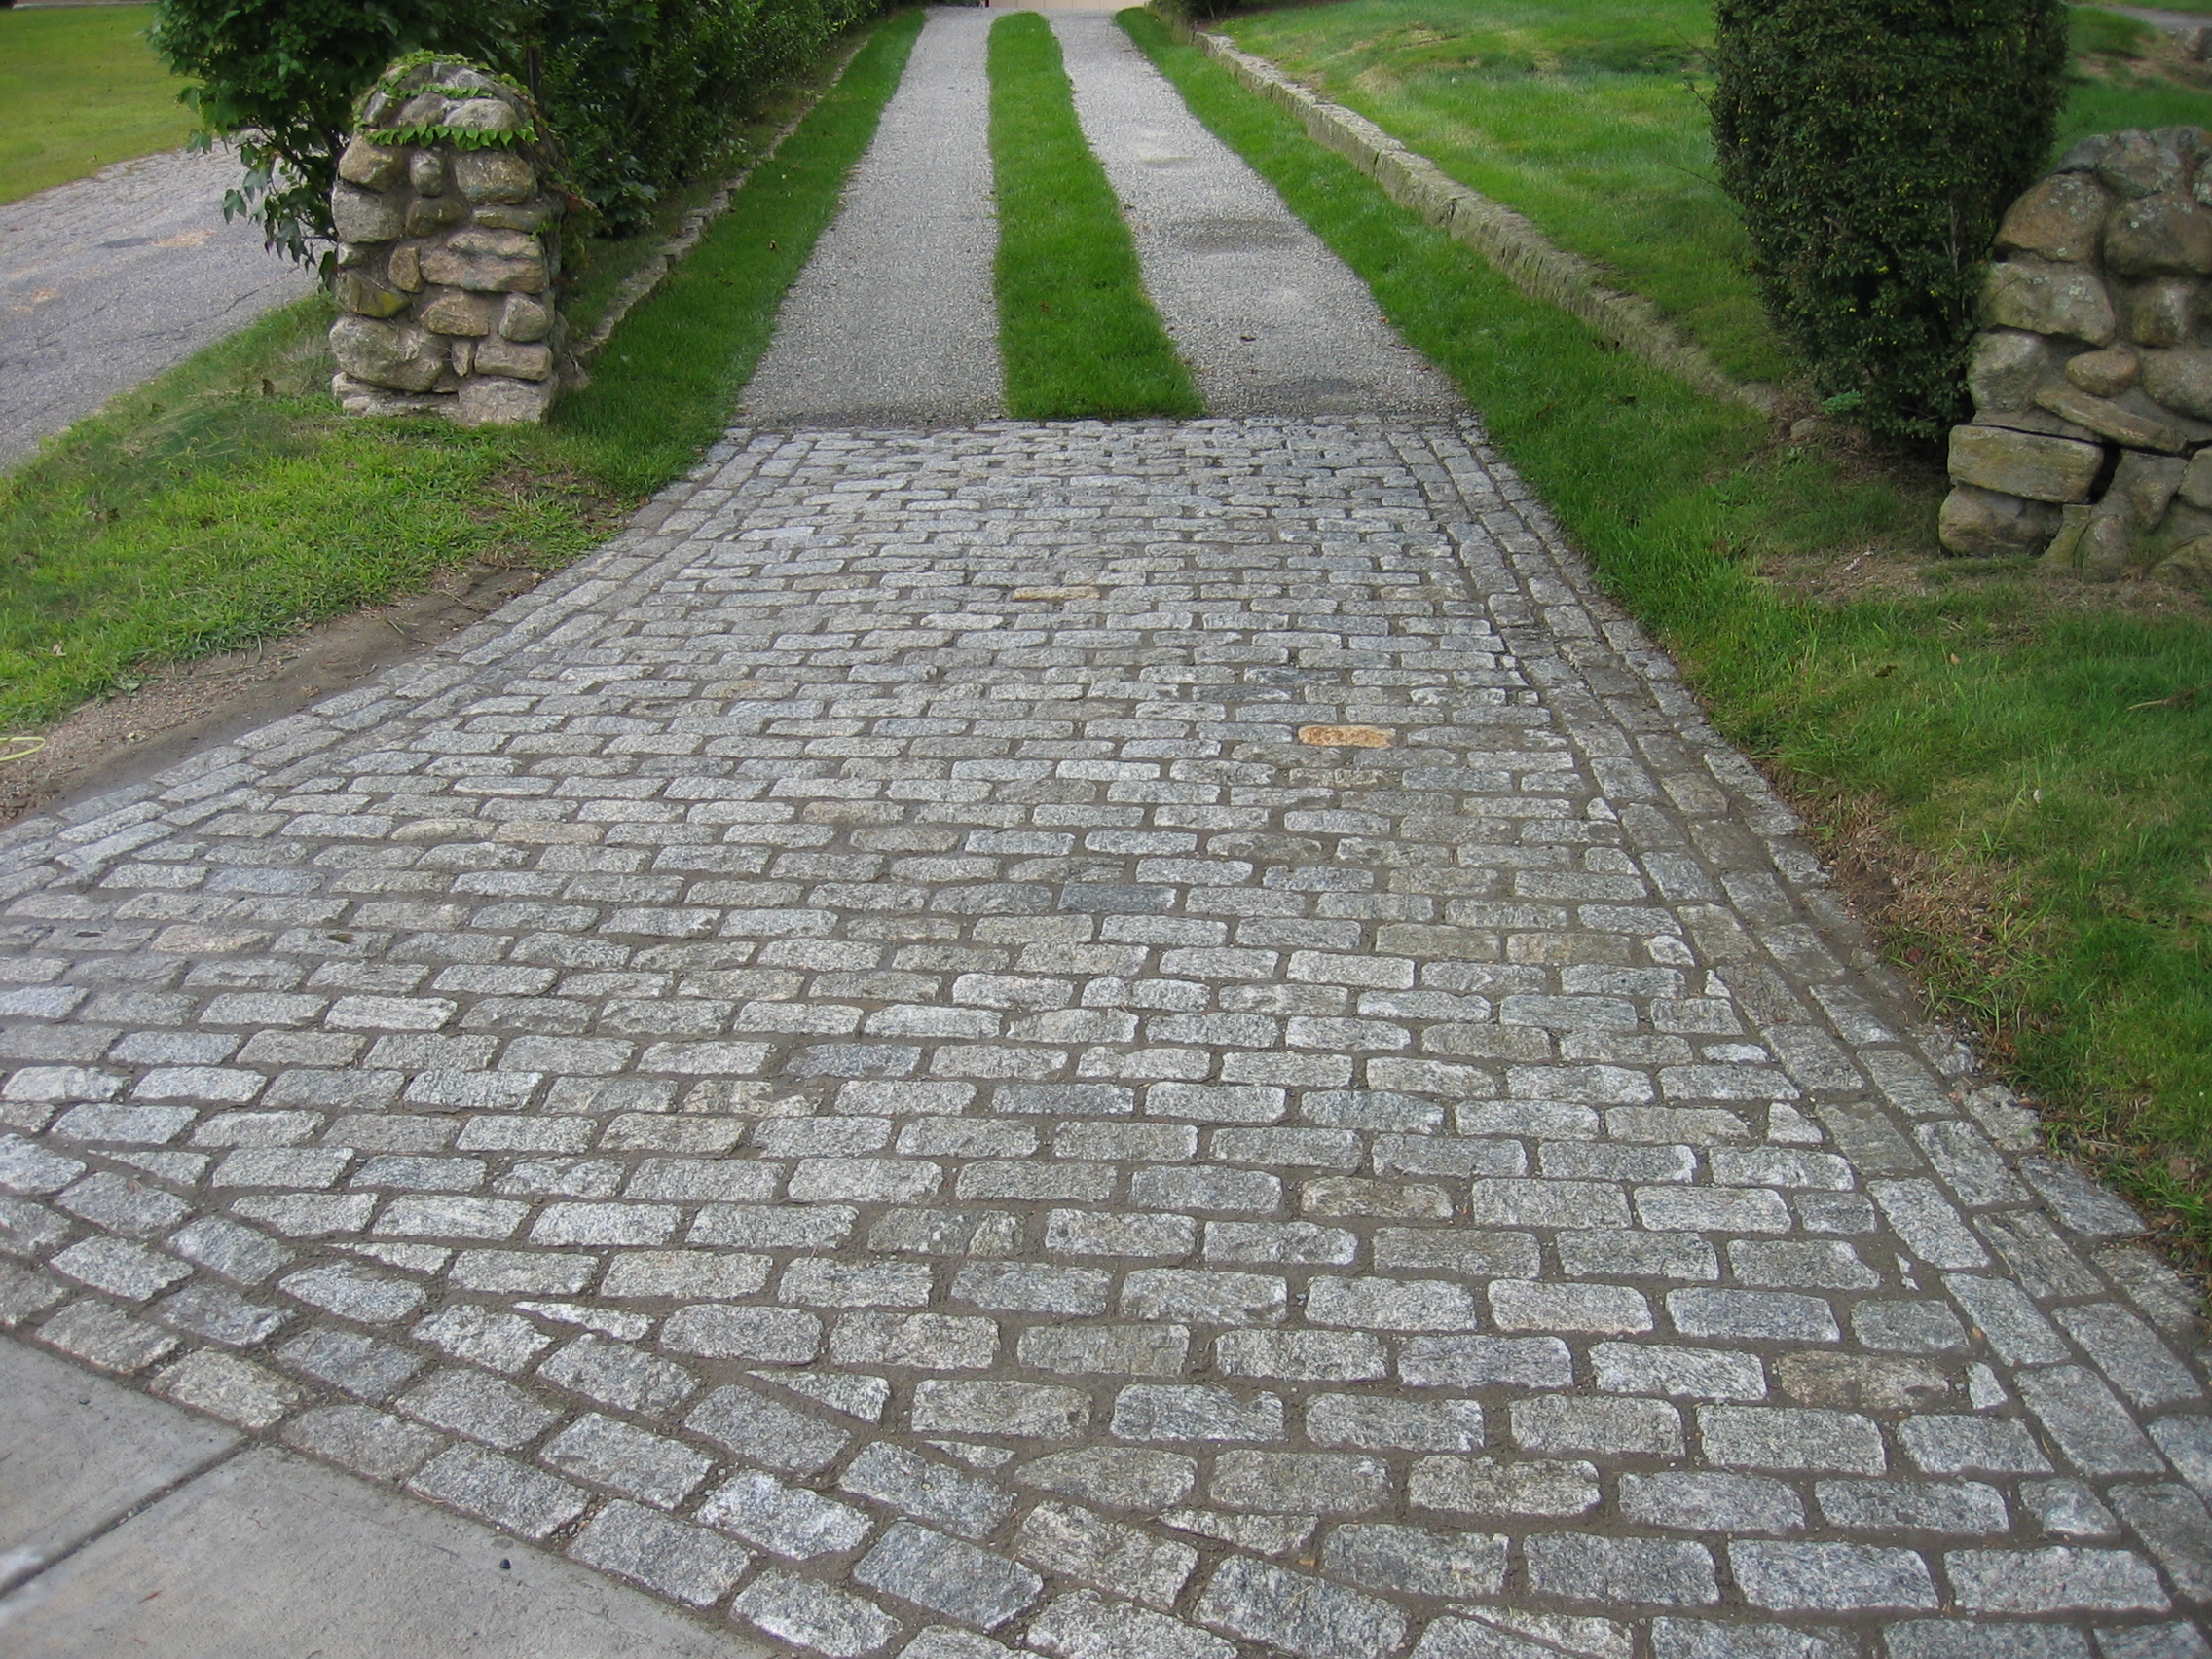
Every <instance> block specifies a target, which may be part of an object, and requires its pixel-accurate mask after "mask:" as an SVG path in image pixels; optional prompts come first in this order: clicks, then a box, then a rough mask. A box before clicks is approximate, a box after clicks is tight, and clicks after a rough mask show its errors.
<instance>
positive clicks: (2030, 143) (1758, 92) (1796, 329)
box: [1712, 0, 2066, 439]
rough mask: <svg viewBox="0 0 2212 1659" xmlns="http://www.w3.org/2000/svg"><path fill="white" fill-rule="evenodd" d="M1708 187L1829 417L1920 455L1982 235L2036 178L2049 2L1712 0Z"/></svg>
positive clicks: (1967, 330)
mask: <svg viewBox="0 0 2212 1659" xmlns="http://www.w3.org/2000/svg"><path fill="white" fill-rule="evenodd" d="M1716 23H1717V32H1716V42H1715V48H1714V59H1715V61H1714V68H1715V71H1716V84H1715V86H1714V93H1713V101H1712V107H1713V137H1714V149H1715V150H1716V152H1717V153H1718V157H1719V162H1720V180H1721V184H1722V186H1723V187H1724V188H1725V189H1726V190H1727V192H1728V194H1729V195H1730V196H1732V197H1733V198H1734V199H1735V201H1736V203H1737V204H1738V206H1739V207H1741V208H1742V210H1743V214H1744V220H1745V224H1746V226H1747V228H1748V229H1749V231H1750V233H1751V243H1752V247H1753V249H1754V267H1753V275H1754V276H1756V278H1757V280H1758V283H1759V288H1760V294H1761V297H1762V299H1763V300H1764V302H1765V305H1766V309H1767V312H1768V313H1769V314H1770V315H1771V316H1772V317H1773V319H1774V322H1775V325H1776V327H1777V328H1778V329H1779V330H1780V331H1781V333H1782V335H1783V336H1784V338H1785V339H1786V340H1787V341H1788V343H1789V345H1790V347H1791V348H1792V349H1793V350H1795V352H1796V353H1797V355H1798V356H1799V358H1800V359H1801V360H1802V361H1803V362H1804V363H1805V365H1806V367H1807V369H1808V370H1809V372H1810V373H1811V375H1812V377H1813V381H1814V385H1815V387H1817V388H1818V390H1819V391H1820V392H1821V394H1822V395H1823V396H1824V397H1825V399H1827V400H1828V406H1829V407H1830V408H1831V409H1835V410H1837V411H1839V412H1840V411H1850V412H1852V413H1853V414H1854V415H1855V417H1856V418H1857V419H1858V420H1860V421H1862V423H1864V424H1866V425H1867V426H1869V427H1870V428H1872V429H1874V430H1876V431H1879V432H1883V433H1885V434H1888V435H1890V436H1895V437H1904V438H1914V439H1930V438H1934V437H1935V436H1936V435H1937V434H1939V433H1940V432H1941V431H1942V430H1943V429H1944V428H1946V427H1947V426H1949V425H1950V424H1952V423H1953V422H1954V421H1956V420H1958V419H1959V418H1960V417H1961V415H1962V414H1963V412H1964V409H1965V402H1966V399H1965V389H1964V358H1965V353H1966V350H1967V346H1968V343H1969V341H1970V338H1971V336H1972V331H1973V326H1974V316H1975V309H1976V304H1977V300H1978V295H1979V289H1980V284H1981V280H1982V273H1983V271H1984V269H1985V262H1986V257H1987V254H1988V250H1989V245H1990V242H1991V240H1992V239H1993V238H1994V236H1995V235H1996V230H1997V225H1998V221H1999V220H2000V219H2002V218H2003V216H2004V213H2005V209H2006V207H2007V206H2008V205H2009V203H2011V201H2012V199H2013V198H2014V197H2015V196H2017V195H2018V194H2019V193H2020V192H2021V191H2022V190H2024V189H2026V188H2027V186H2028V185H2029V184H2030V183H2031V182H2032V181H2033V180H2034V179H2035V178H2036V176H2037V175H2038V174H2039V173H2041V172H2042V171H2043V169H2044V167H2045V166H2046V164H2047V161H2048V158H2049V153H2050V144H2051V133H2052V129H2053V126H2054V124H2055V122H2056V119H2057V115H2058V110H2059V106H2060V104H2061V102H2062V101H2063V99H2064V93H2065V88H2064V84H2063V81H2062V75H2063V72H2064V69H2065V64H2066V8H2065V6H2064V5H2063V4H2062V3H2061V0H1719V4H1718V8H1717V17H1716Z"/></svg>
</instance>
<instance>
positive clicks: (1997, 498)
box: [1941, 127, 2212, 587]
mask: <svg viewBox="0 0 2212 1659" xmlns="http://www.w3.org/2000/svg"><path fill="white" fill-rule="evenodd" d="M1998 252H1999V260H1998V263H1997V264H1996V265H1995V266H1994V267H1993V268H1992V270H1991V272H1990V276H1989V287H1988V291H1987V296H1986V301H1985V306H1986V311H1985V321H1986V322H1987V324H1988V326H1987V327H1985V328H1984V329H1983V331H1982V332H1981V333H1980V334H1979V335H1978V336H1977V337H1976V339H1975V341H1974V347H1973V356H1972V368H1971V371H1970V375H1969V384H1970V387H1971V388H1972V395H1973V406H1974V419H1973V421H1972V424H1967V425H1962V426H1957V427H1954V428H1953V429H1952V431H1951V441H1950V474H1951V480H1952V483H1953V485H1954V486H1955V487H1954V488H1953V490H1952V491H1951V494H1950V496H1949V498H1947V499H1946V500H1945V501H1944V503H1943V512H1942V525H1941V534H1942V540H1943V545H1944V546H1945V547H1946V548H1948V549H1949V550H1950V551H1952V552H1954V553H1962V554H1983V555H1989V554H2012V555H2018V554H2039V555H2041V556H2042V558H2043V560H2044V562H2045V564H2046V566H2047V567H2048V568H2049V569H2051V570H2054V571H2072V572H2075V573H2077V574H2080V575H2083V576H2087V577H2090V578H2092V579H2096V580H2106V581H2109V580H2113V579H2116V578H2118V577H2120V576H2123V575H2126V574H2128V573H2130V572H2132V571H2150V572H2152V573H2154V574H2157V575H2158V576H2161V577H2164V578H2167V579H2169V580H2173V581H2177V582H2181V583H2184V584H2187V585H2191V586H2200V587H2201V586H2212V288H2208V286H2207V281H2206V278H2207V277H2212V139H2208V138H2207V136H2206V134H2205V133H2204V132H2203V131H2202V130H2201V129H2197V128H2194V127H2184V128H2168V129H2163V130H2160V131H2157V132H2152V133H2145V132H2121V133H2117V134H2112V135H2108V136H2102V137H2096V138H2088V139H2084V140H2083V142H2082V143H2080V144H2078V145H2076V146H2075V147H2074V149H2073V150H2072V151H2071V152H2069V153H2068V155H2067V156H2066V158H2065V160H2064V161H2062V162H2061V163H2060V164H2059V166H2058V169H2057V170H2056V171H2055V172H2053V173H2052V174H2051V175H2050V176H2049V177H2047V178H2046V179H2044V180H2043V181H2042V182H2041V183H2039V184H2037V185H2036V186H2035V187H2034V188H2033V189H2032V190H2030V191H2029V192H2028V193H2027V194H2026V195H2024V196H2022V197H2021V198H2020V199H2019V200H2018V201H2017V202H2015V203H2013V204H2012V207H2011V210H2010V211H2009V213H2008V214H2007V215H2006V218H2005V222H2004V224H2003V226H2002V227H2001V228H2000V229H1999V231H1998Z"/></svg>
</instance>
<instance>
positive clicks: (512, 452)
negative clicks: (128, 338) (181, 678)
mask: <svg viewBox="0 0 2212 1659" xmlns="http://www.w3.org/2000/svg"><path fill="white" fill-rule="evenodd" d="M920 26H921V16H920V14H919V13H918V12H908V13H904V14H903V15H901V16H899V17H896V18H892V19H891V20H889V21H887V22H885V23H883V24H881V25H879V26H878V27H877V28H876V30H875V31H874V33H873V35H872V37H871V38H870V39H869V40H868V42H867V44H866V46H864V47H863V48H862V49H861V51H860V53H859V54H858V55H857V56H855V57H854V59H853V61H852V64H851V66H850V68H849V69H848V70H847V71H846V73H845V75H844V77H843V78H842V79H841V80H840V81H839V82H838V83H837V85H836V86H835V87H834V88H833V89H832V90H831V91H830V92H829V93H828V94H827V95H826V96H825V97H824V98H823V99H822V101H821V102H820V103H819V104H817V105H816V106H815V108H814V109H813V111H812V112H811V113H810V114H809V115H808V116H807V118H806V120H805V121H804V122H803V123H802V124H801V126H800V127H799V128H798V129H797V130H796V131H795V132H793V134H792V136H791V137H790V138H789V139H788V140H787V141H786V142H785V144H784V145H783V147H782V149H781V150H779V151H778V153H777V155H776V156H775V158H774V159H773V160H772V161H771V162H769V163H768V164H766V165H765V166H761V167H760V168H759V169H758V170H757V171H756V174H755V175H754V178H753V179H752V181H751V182H750V183H749V184H748V186H747V188H746V189H744V190H743V191H741V192H739V193H738V195H737V197H736V198H735V200H734V201H733V203H732V204H731V208H730V211H729V212H728V213H727V214H726V215H725V216H724V217H723V218H722V219H720V220H719V222H718V223H717V224H716V226H715V227H714V229H713V230H712V231H710V232H709V234H708V236H707V238H706V239H705V240H704V241H702V242H701V244H700V245H699V247H698V248H697V249H696V250H695V251H694V252H693V253H692V255H691V256H690V258H689V259H688V260H686V261H685V262H684V264H683V265H682V267H680V269H679V270H678V272H677V273H676V275H675V276H672V278H671V279H670V280H669V282H668V283H667V284H666V285H665V286H664V287H663V288H662V289H661V290H660V291H659V292H658V293H657V294H655V295H654V296H653V298H651V299H650V300H648V301H646V302H645V304H644V305H643V306H641V307H640V308H639V309H638V310H637V311H636V312H635V313H632V315H631V317H630V319H629V320H628V321H627V322H626V323H625V324H624V325H623V327H622V329H621V330H620V331H619V332H618V333H617V335H616V336H615V338H614V339H613V341H612V342H610V344H609V347H608V350H607V352H606V353H605V354H604V355H603V356H602V357H601V358H600V359H599V361H598V363H597V364H596V365H595V367H594V382H593V385H592V386H591V387H590V388H589V389H588V390H586V391H584V392H582V393H580V394H579V395H577V396H575V397H573V398H571V400H569V401H568V402H565V403H563V404H561V405H559V406H558V407H557V408H556V410H555V412H554V419H553V421H552V422H551V423H550V424H547V425H546V426H544V427H540V428H520V429H507V430H479V431H463V430H461V429H459V428H456V427H453V426H450V425H448V424H445V423H444V422H442V421H418V422H410V421H356V420H349V419H346V418H344V417H342V416H340V415H339V413H338V410H337V407H336V405H335V404H334V403H333V402H332V401H331V399H330V397H329V395H328V390H327V387H328V382H329V376H330V372H331V364H330V360H329V357H328V353H327V350H326V348H325V345H324V340H325V336H326V334H327V331H328V328H329V321H330V316H329V312H328V309H327V306H326V304H325V302H323V301H322V300H320V299H313V300H309V301H305V302H302V303H301V304H298V305H295V306H291V307H288V308H286V309H285V310H283V311H281V312H278V313H274V314H272V315H271V316H269V317H266V318H264V319H262V320H261V321H260V322H258V323H256V324H254V325H252V326H250V327H249V328H247V329H246V330H244V331H243V332H242V333H240V334H239V335H237V336H234V337H233V338H232V339H230V340H228V341H226V342H224V343H223V344H221V345H220V346H217V347H215V348H213V349H211V350H208V351H204V352H202V353H200V354H199V355H198V356H196V357H194V358H193V359H192V360H191V361H189V362H187V363H185V364H183V365H181V366H180V367H178V368H177V369H175V370H172V371H171V372H170V373H168V374H167V375H165V376H163V377H162V378H161V379H159V380H157V381H155V382H152V383H150V384H149V385H147V386H145V387H140V388H139V389H138V390H136V391H134V392H131V393H129V394H128V395H127V396H125V397H124V398H121V399H119V400H118V401H117V402H116V403H115V404H113V405H111V406H110V408H109V409H108V410H107V411H106V412H104V413H103V414H101V415H100V416H97V417H95V418H94V419H92V420H91V421H87V422H84V423H81V424H79V425H78V426H76V427H74V428H72V429H71V431H70V432H69V433H68V434H67V435H66V436H65V437H64V438H63V439H62V440H60V441H59V442H58V443H56V444H55V445H52V446H50V447H49V448H48V449H47V450H46V451H45V452H43V453H42V454H41V455H40V457H39V458H38V459H37V460H35V461H33V462H31V463H30V464H29V465H28V466H27V467H25V468H24V469H23V470H22V471H20V472H18V473H17V474H15V475H13V476H11V477H9V478H7V479H5V480H0V731H18V730H21V729H23V728H24V727H25V726H27V725H30V724H35V723H36V722H39V721H42V720H47V719H54V718H55V717H58V716H60V715H62V714H65V713H66V712H68V710H70V709H71V708H73V707H75V706H76V705H77V704H79V703H81V702H83V701H85V700H86V699H88V698H92V697H96V696H100V695H102V694H105V693H107V692H110V691H113V690H117V689H127V688H129V687H130V686H131V685H132V684H133V682H135V680H136V679H137V678H138V676H139V675H140V674H141V673H142V671H143V669H144V667H145V666H146V665H148V664H150V663H153V662H157V661H161V660H166V659H174V658H180V657H188V656H193V655H197V654H201V653H204V652H208V651H215V650H224V649H231V648H235V647H237V646H240V645H250V644H251V643H253V642H254V641H256V640H262V639H268V638H271V637H274V636H276V635H280V634H283V633H285V632H288V631H290V630H291V629H293V628H296V627H298V626H300V625H302V624H304V623H309V622H313V621H315V620H318V619H320V618H322V617H326V616H330V615H334V614H337V613H339V612H342V611H345V610H349V609H351V608H357V607H359V606H362V605H366V604H373V603H377V602H380V601H383V600H387V599H389V598H391V597H392V596H394V595H395V594H398V593H402V592H406V591H409V590H410V589H416V588H420V587H422V586H423V585H424V584H425V583H427V582H428V581H430V580H431V579H432V578H433V577H434V576H435V575H436V574H437V572H438V571H441V570H443V569H447V568H450V567H453V566H457V565H461V564H463V563H466V562H468V561H477V562H481V563H487V564H492V565H496V566H498V565H505V566H530V567H535V568H542V569H550V568H553V567H555V566H558V565H560V564H562V563H564V562H566V561H567V560H569V559H571V558H573V557H574V556H575V555H576V554H578V553H581V552H583V551H585V550H586V549H588V548H590V547H591V546H593V545H594V544H595V543H596V542H598V541H599V540H601V539H602V538H603V537H604V536H605V535H607V534H608V530H609V529H610V527H611V526H612V525H613V524H614V523H616V522H617V521H618V519H619V516H620V514H621V513H622V512H623V511H624V510H626V509H627V508H628V507H629V506H630V505H632V504H633V503H634V502H635V501H636V500H637V499H638V498H641V497H643V496H645V495H646V494H648V493H650V492H651V491H653V490H655V489H657V488H658V487H659V486H661V485H662V484H664V483H666V482H668V481H669V480H670V479H671V478H673V477H676V476H678V475H680V474H681V473H682V471H683V470H684V469H685V468H686V467H688V466H689V465H690V464H691V463H692V461H694V459H695V458H696V457H697V455H698V453H699V451H700V450H701V449H702V448H703V447H704V446H705V445H706V444H708V443H709V442H711V441H712V440H713V439H715V438H716V437H718V436H719V435H720V433H721V431H722V430H723V428H724V426H725V424H726V423H727V421H728V418H729V414H730V411H731V409H732V407H733V406H734V403H735V400H736V396H737V393H738V390H739V389H740V388H741V387H743V385H744V383H745V381H746V380H747V379H748V378H749V377H750V376H751V374H752V372H753V368H754V365H755V364H756V362H757V361H758V359H759V356H760V353H761V351H762V350H764V349H765V348H766V345H767V342H768V336H769V332H770V330H771V329H772V328H773V326H774V321H775V314H776V310H777V307H778V305H779V304H780V303H781V300H782V297H783V293H784V290H785V289H786V288H787V287H788V286H789V285H790V283H791V281H792V279H793V276H796V275H797V273H798V269H799V267H800V266H801V265H802V264H803V263H804V262H805V259H806V256H807V253H808V251H809V250H810V249H811V248H812V246H813V244H814V240H815V238H816V237H817V236H819V235H820V233H821V231H822V229H823V228H824V227H825V226H826V225H828V223H829V222H830V219H831V218H832V217H833V216H834V215H835V213H836V210H837V203H838V194H839V192H840V190H841V189H842V188H843V185H844V181H845V177H846V174H847V173H848V172H849V171H850V170H851V168H852V166H853V164H854V163H855V162H856V161H858V160H859V159H860V156H861V153H862V152H863V151H864V150H865V149H866V146H867V142H868V139H869V138H870V136H871V135H872V134H873V133H874V130H875V125H876V120H877V117H878V116H879V115H880V113H881V111H882V108H883V105H884V103H885V101H886V100H887V99H888V98H889V97H890V95H891V92H892V89H893V88H894V87H896V86H897V84H898V81H899V76H900V73H901V71H902V69H903V66H904V63H905V59H906V55H907V52H908V51H909V49H910V48H911V46H912V44H913V39H914V36H915V34H916V33H917V32H918V30H919V29H920ZM789 107H790V98H789V97H788V96H787V97H785V98H783V99H782V100H778V99H770V100H768V101H767V104H766V106H765V108H764V110H763V112H762V120H761V122H760V123H759V124H758V125H760V126H761V127H764V128H765V130H766V131H767V132H772V131H773V130H774V129H775V128H776V126H777V125H780V123H781V120H782V113H781V112H784V111H788V109H789Z"/></svg>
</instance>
